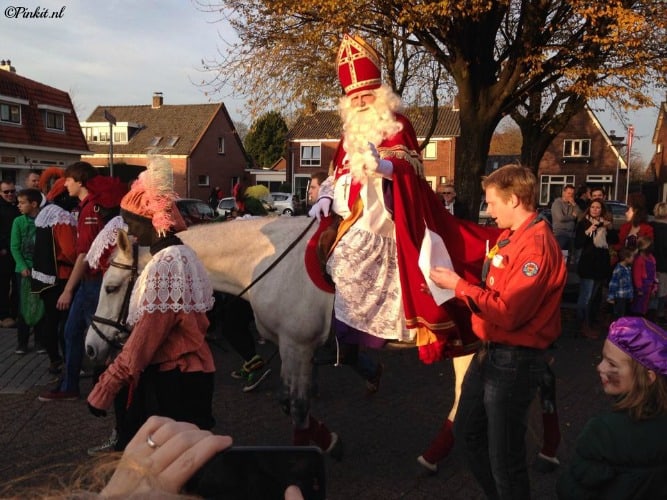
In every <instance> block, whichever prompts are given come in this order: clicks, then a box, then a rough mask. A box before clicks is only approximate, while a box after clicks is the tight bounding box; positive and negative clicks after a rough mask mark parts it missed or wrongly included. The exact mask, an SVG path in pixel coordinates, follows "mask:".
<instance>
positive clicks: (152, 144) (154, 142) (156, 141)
mask: <svg viewBox="0 0 667 500" xmlns="http://www.w3.org/2000/svg"><path fill="white" fill-rule="evenodd" d="M107 140H108V139H107ZM161 140H162V137H159V136H157V135H156V136H155V137H153V138H152V139H151V142H149V143H148V147H151V148H154V147H155V146H157V145H158V144H160V141H161Z"/></svg>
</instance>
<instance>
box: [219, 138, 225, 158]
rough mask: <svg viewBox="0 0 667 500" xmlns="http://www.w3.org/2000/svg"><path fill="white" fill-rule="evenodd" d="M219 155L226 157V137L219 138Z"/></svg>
mask: <svg viewBox="0 0 667 500" xmlns="http://www.w3.org/2000/svg"><path fill="white" fill-rule="evenodd" d="M218 154H219V155H224V154H225V138H224V137H218Z"/></svg>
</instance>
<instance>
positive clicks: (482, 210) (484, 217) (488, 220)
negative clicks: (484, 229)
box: [477, 196, 496, 226]
mask: <svg viewBox="0 0 667 500" xmlns="http://www.w3.org/2000/svg"><path fill="white" fill-rule="evenodd" d="M487 206H488V203H487V202H486V200H485V199H484V197H483V196H482V201H481V202H480V204H479V218H478V219H477V222H478V223H479V224H481V225H482V226H495V225H496V219H494V218H493V217H491V216H490V215H489V213H488V212H487V211H486V208H487Z"/></svg>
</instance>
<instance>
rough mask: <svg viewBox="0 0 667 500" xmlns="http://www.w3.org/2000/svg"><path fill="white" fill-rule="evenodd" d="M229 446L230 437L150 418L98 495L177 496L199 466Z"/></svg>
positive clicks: (179, 423) (191, 426)
mask: <svg viewBox="0 0 667 500" xmlns="http://www.w3.org/2000/svg"><path fill="white" fill-rule="evenodd" d="M231 445H232V438H231V437H229V436H216V435H213V434H212V433H211V432H209V431H203V430H201V429H199V428H198V427H197V426H196V425H194V424H190V423H187V422H176V421H174V420H172V419H170V418H166V417H158V416H152V417H150V418H149V419H148V420H147V421H146V423H145V424H144V425H143V426H141V428H140V429H139V430H138V431H137V433H136V435H135V436H134V438H132V441H130V443H129V444H128V445H127V447H126V448H125V452H124V453H123V456H122V458H121V460H120V463H119V464H118V467H117V468H116V471H115V472H114V474H113V476H112V477H111V480H110V481H109V483H108V484H107V485H106V487H105V488H104V490H102V492H101V495H102V496H103V497H125V496H129V495H137V494H141V493H143V492H150V491H156V490H157V491H162V492H165V493H178V492H179V491H180V490H181V488H182V487H183V486H184V485H185V483H186V482H187V481H188V479H190V478H191V477H192V475H193V474H194V473H195V472H196V471H197V470H198V469H199V468H200V467H201V466H202V465H204V464H205V463H206V462H207V461H208V460H210V459H211V458H212V457H213V456H214V455H215V454H216V453H218V452H220V451H222V450H224V449H226V448H228V447H229V446H231Z"/></svg>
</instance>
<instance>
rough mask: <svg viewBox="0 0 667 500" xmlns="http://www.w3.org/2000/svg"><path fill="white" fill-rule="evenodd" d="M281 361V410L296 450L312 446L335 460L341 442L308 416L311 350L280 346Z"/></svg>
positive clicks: (340, 447) (318, 421) (339, 456)
mask: <svg viewBox="0 0 667 500" xmlns="http://www.w3.org/2000/svg"><path fill="white" fill-rule="evenodd" d="M280 354H281V357H282V373H281V375H282V379H283V383H284V385H283V391H282V396H281V406H282V408H283V411H285V412H286V413H287V414H289V415H290V417H291V418H292V425H293V427H294V431H293V443H294V445H296V446H307V445H310V444H315V445H316V446H318V447H319V448H320V449H321V450H322V451H323V452H325V453H328V454H329V455H331V456H332V457H333V458H335V459H336V460H340V459H341V458H342V455H343V448H342V442H341V440H340V438H339V437H338V435H337V434H336V433H335V432H331V431H330V430H329V429H328V428H327V426H326V424H324V422H322V421H320V420H318V419H316V418H315V417H314V416H313V415H311V414H310V382H311V378H312V368H313V365H312V355H313V349H312V348H305V347H303V346H300V347H297V346H294V345H291V346H289V347H285V346H284V344H281V346H280Z"/></svg>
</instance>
